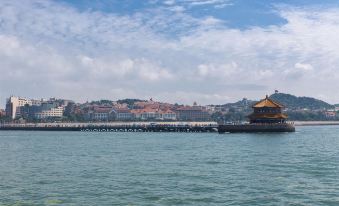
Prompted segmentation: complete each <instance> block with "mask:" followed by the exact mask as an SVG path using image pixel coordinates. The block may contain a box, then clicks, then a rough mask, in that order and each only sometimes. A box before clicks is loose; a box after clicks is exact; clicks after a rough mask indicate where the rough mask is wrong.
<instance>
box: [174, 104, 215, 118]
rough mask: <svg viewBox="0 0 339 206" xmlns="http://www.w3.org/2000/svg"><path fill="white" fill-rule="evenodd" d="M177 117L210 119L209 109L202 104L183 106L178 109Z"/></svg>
mask: <svg viewBox="0 0 339 206" xmlns="http://www.w3.org/2000/svg"><path fill="white" fill-rule="evenodd" d="M176 113H177V118H178V119H179V120H182V121H208V120H210V119H211V116H210V114H209V113H208V111H207V110H206V109H205V108H204V107H201V106H182V107H179V108H177V109H176Z"/></svg>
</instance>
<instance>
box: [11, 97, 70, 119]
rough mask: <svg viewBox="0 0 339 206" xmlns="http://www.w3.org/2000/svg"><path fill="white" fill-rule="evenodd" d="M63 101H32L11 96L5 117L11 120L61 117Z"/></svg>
mask: <svg viewBox="0 0 339 206" xmlns="http://www.w3.org/2000/svg"><path fill="white" fill-rule="evenodd" d="M63 112H64V100H57V99H53V98H51V99H49V100H43V99H41V100H34V99H27V98H21V97H14V96H11V97H10V98H8V100H7V103H6V115H7V116H8V117H10V118H11V119H16V118H19V117H21V118H24V119H45V118H49V117H62V116H63Z"/></svg>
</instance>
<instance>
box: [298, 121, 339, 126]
mask: <svg viewBox="0 0 339 206" xmlns="http://www.w3.org/2000/svg"><path fill="white" fill-rule="evenodd" d="M293 123H294V125H295V126H326V125H328V126H330V125H339V121H294V122H293Z"/></svg>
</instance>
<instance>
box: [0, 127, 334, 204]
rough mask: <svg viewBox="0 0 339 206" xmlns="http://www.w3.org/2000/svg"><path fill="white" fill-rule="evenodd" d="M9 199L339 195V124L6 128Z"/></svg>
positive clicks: (4, 176) (3, 166)
mask: <svg viewBox="0 0 339 206" xmlns="http://www.w3.org/2000/svg"><path fill="white" fill-rule="evenodd" d="M0 205H6V206H8V205H16V206H19V205H20V206H26V205H99V206H105V205H220V206H221V205H316V206H319V205H339V127H338V126H314V127H297V132H296V133H280V134H222V135H220V134H217V133H84V132H18V131H0Z"/></svg>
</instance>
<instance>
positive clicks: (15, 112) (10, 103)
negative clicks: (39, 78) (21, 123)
mask: <svg viewBox="0 0 339 206" xmlns="http://www.w3.org/2000/svg"><path fill="white" fill-rule="evenodd" d="M25 105H32V100H30V99H26V98H22V97H15V96H11V97H10V98H8V99H7V102H6V116H8V117H10V118H11V119H16V118H18V117H20V116H21V113H20V107H23V106H25Z"/></svg>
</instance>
